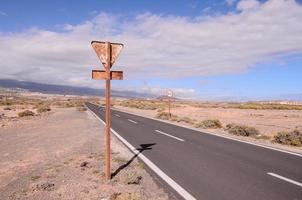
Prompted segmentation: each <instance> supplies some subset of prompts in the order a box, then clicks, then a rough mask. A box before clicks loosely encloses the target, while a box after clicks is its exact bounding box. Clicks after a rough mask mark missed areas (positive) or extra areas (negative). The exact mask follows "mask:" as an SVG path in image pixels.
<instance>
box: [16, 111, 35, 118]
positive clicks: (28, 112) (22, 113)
mask: <svg viewBox="0 0 302 200" xmlns="http://www.w3.org/2000/svg"><path fill="white" fill-rule="evenodd" d="M34 115H35V113H34V112H32V111H30V110H25V111H23V112H20V113H18V116H19V117H26V116H34Z"/></svg>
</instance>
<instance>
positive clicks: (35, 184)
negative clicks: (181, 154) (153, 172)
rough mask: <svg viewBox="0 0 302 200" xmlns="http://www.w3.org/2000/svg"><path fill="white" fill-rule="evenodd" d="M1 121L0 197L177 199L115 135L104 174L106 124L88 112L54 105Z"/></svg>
mask: <svg viewBox="0 0 302 200" xmlns="http://www.w3.org/2000/svg"><path fill="white" fill-rule="evenodd" d="M22 121H23V122H22V123H15V124H14V125H13V126H7V127H2V128H1V127H0V152H1V154H0V199H1V200H5V199H99V200H100V199H104V200H105V199H108V200H109V199H112V200H113V199H173V198H174V197H171V196H170V197H169V196H168V195H167V193H165V191H164V190H163V189H161V188H160V187H159V186H158V185H157V184H156V183H155V182H154V181H153V179H152V177H151V176H150V175H149V174H148V173H147V172H146V170H145V169H144V165H143V164H142V163H141V162H139V161H138V160H136V159H133V160H132V159H131V158H132V157H133V154H132V153H130V152H129V151H128V149H127V148H126V147H124V146H123V145H122V144H121V143H120V142H119V141H118V140H117V139H116V138H114V137H112V170H113V171H112V172H115V174H116V175H115V176H114V177H113V179H112V180H111V181H109V182H107V181H105V179H104V172H103V171H104V153H103V144H104V135H103V133H104V127H103V126H102V125H101V124H100V122H99V121H98V120H96V119H95V118H94V116H92V114H90V113H89V112H87V111H86V112H80V111H76V110H75V109H74V108H69V109H56V110H54V111H52V113H51V114H49V115H47V116H44V117H32V118H29V119H27V120H25V119H24V120H23V119H22ZM130 161H131V162H130Z"/></svg>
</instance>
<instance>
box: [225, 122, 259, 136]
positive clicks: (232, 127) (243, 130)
mask: <svg viewBox="0 0 302 200" xmlns="http://www.w3.org/2000/svg"><path fill="white" fill-rule="evenodd" d="M226 130H227V131H228V132H229V133H231V134H233V135H239V136H251V137H257V136H259V135H260V132H259V130H257V129H256V128H254V127H250V126H245V125H240V124H228V125H227V126H226Z"/></svg>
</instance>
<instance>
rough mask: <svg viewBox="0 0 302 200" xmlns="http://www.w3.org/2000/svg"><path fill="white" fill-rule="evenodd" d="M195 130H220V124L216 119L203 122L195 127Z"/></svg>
mask: <svg viewBox="0 0 302 200" xmlns="http://www.w3.org/2000/svg"><path fill="white" fill-rule="evenodd" d="M195 127H196V128H222V123H221V122H220V121H219V120H218V119H207V120H203V121H201V122H199V123H197V124H196V125H195Z"/></svg>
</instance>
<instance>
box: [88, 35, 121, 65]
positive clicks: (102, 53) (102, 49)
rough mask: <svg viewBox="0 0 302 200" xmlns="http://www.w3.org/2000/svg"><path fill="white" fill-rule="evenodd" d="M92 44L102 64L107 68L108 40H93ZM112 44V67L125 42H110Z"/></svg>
mask: <svg viewBox="0 0 302 200" xmlns="http://www.w3.org/2000/svg"><path fill="white" fill-rule="evenodd" d="M91 45H92V47H93V49H94V51H95V52H96V54H97V56H98V57H99V59H100V60H101V62H102V64H103V65H104V67H105V68H106V60H107V49H106V42H99V41H92V42H91ZM110 46H111V59H110V60H111V65H110V66H111V67H112V65H113V63H114V62H115V60H116V59H117V57H118V56H119V54H120V52H121V51H122V48H123V46H124V45H123V44H120V43H110Z"/></svg>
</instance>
